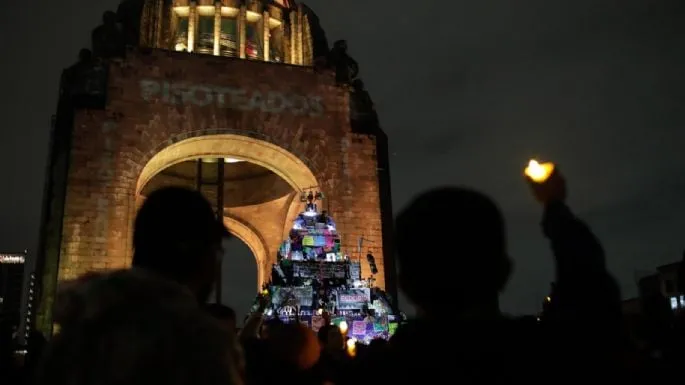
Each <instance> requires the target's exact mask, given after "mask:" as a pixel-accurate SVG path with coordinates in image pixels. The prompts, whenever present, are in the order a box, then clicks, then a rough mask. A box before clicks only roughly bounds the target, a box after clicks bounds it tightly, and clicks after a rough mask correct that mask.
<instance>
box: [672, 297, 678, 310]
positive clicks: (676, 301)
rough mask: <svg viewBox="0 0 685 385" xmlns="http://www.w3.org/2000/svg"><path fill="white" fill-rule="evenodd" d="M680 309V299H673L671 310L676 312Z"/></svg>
mask: <svg viewBox="0 0 685 385" xmlns="http://www.w3.org/2000/svg"><path fill="white" fill-rule="evenodd" d="M677 308H678V299H677V298H676V297H671V309H673V310H675V309H677Z"/></svg>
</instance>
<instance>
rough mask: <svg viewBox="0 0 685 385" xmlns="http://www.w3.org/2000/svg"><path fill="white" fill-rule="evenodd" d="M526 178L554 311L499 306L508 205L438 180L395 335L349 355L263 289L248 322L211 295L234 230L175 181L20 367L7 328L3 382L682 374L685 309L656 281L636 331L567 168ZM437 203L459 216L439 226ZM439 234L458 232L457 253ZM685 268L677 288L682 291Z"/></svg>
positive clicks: (333, 333) (412, 219)
mask: <svg viewBox="0 0 685 385" xmlns="http://www.w3.org/2000/svg"><path fill="white" fill-rule="evenodd" d="M528 182H529V183H528V184H529V185H530V187H531V189H532V193H533V196H534V197H535V199H537V200H538V201H539V202H540V204H541V208H542V219H541V224H542V235H544V237H546V238H547V239H548V241H549V243H550V246H551V250H550V257H552V258H554V261H555V264H556V274H555V283H554V286H553V287H554V290H553V293H550V299H549V300H548V301H547V305H546V306H545V309H544V314H542V316H541V317H540V316H531V317H517V318H516V317H508V316H505V315H504V314H502V312H501V311H500V306H499V296H500V294H501V293H502V291H503V290H504V289H505V287H506V284H507V281H508V280H509V277H510V276H511V274H512V272H513V271H514V261H515V256H510V255H509V253H508V249H507V237H506V231H505V228H506V226H505V220H504V217H503V215H502V212H501V211H500V209H499V208H498V206H497V205H496V203H495V202H493V200H492V199H490V198H489V197H487V196H486V195H484V194H482V193H480V192H478V191H475V190H472V189H468V188H461V187H440V188H435V189H432V190H430V191H427V192H425V193H423V194H420V195H419V196H418V197H416V198H415V199H414V200H413V201H412V202H411V203H410V204H409V205H408V206H407V207H406V208H405V209H404V210H403V211H401V212H400V214H399V215H398V216H397V219H396V223H395V233H396V245H395V246H396V249H397V259H398V264H399V277H398V278H399V282H400V286H401V288H402V290H403V291H404V292H405V293H406V295H407V296H408V298H409V299H410V300H411V301H412V302H413V303H414V304H415V306H416V307H417V309H418V313H417V316H416V318H415V319H412V320H410V321H408V322H407V323H406V324H403V325H401V326H400V327H399V329H398V330H397V332H396V334H395V335H394V336H393V337H392V338H391V339H390V340H389V341H384V340H376V341H373V342H372V343H371V344H370V345H368V346H363V345H360V346H358V347H357V348H356V350H355V352H356V354H354V355H352V354H350V353H349V352H348V349H347V348H346V339H345V336H344V335H343V334H342V332H341V330H340V329H339V328H338V327H335V326H332V325H326V326H324V327H322V328H321V329H320V330H318V333H316V334H315V333H314V332H313V331H312V330H311V329H309V328H307V327H305V326H302V325H301V324H299V323H294V324H286V323H283V322H280V321H278V320H269V321H264V319H263V314H264V309H265V307H266V305H267V298H264V297H262V298H260V300H259V303H258V306H257V307H256V311H254V312H253V313H252V314H251V316H250V317H248V318H247V319H246V321H245V323H244V325H243V326H242V328H241V329H238V327H237V322H236V314H235V311H233V309H231V308H229V307H227V306H224V305H221V304H209V305H208V304H207V300H208V298H209V296H210V293H211V291H212V288H213V287H214V284H215V277H216V276H217V269H218V268H219V266H220V258H222V256H223V254H224V251H223V249H222V241H223V240H224V239H225V238H226V237H229V236H230V235H229V232H228V231H227V229H226V228H225V227H224V224H223V223H222V222H221V221H219V220H217V218H216V215H215V213H214V211H213V210H212V207H211V205H210V203H209V202H208V201H207V200H206V199H205V198H204V197H203V196H202V195H201V194H200V193H199V192H196V191H192V190H187V189H183V188H175V187H170V188H163V189H160V190H157V191H156V192H153V193H152V194H150V195H149V197H148V198H147V199H146V200H145V202H144V204H143V205H142V207H141V209H140V210H139V212H138V214H137V217H136V221H135V226H134V237H133V246H134V256H133V263H132V265H133V266H132V268H131V269H126V270H119V271H113V272H101V273H91V274H87V275H85V276H82V277H80V278H79V279H77V280H75V281H71V282H67V283H64V284H62V285H61V286H60V288H59V291H58V296H57V298H56V301H55V302H56V303H55V308H54V321H55V323H56V324H58V325H59V331H58V332H57V333H55V335H53V336H52V337H51V339H50V341H49V342H48V343H47V344H42V345H41V344H37V345H36V346H35V347H30V348H29V350H31V354H30V357H32V359H31V360H30V361H32V363H31V364H30V365H29V364H25V365H23V366H22V365H20V364H19V363H18V361H17V360H16V355H13V354H12V349H11V348H10V347H11V346H12V343H11V342H12V338H11V330H4V331H3V333H2V335H1V336H0V337H2V341H0V343H1V344H0V346H2V352H1V353H2V357H0V365H2V367H1V370H2V372H1V374H0V375H1V376H2V379H3V381H2V383H3V384H12V383H17V384H40V385H43V384H52V385H96V384H97V385H124V384H125V385H137V384H140V385H151V384H160V385H161V384H164V385H173V384H178V385H191V384H192V385H200V384H203V385H229V384H230V385H233V384H248V385H267V384H284V383H285V384H360V383H369V384H379V383H388V384H392V383H397V384H399V383H430V384H435V383H450V384H452V383H492V382H495V383H659V382H672V381H677V378H681V377H682V372H680V370H681V369H680V367H681V365H682V363H684V362H685V355H684V354H683V353H684V352H685V338H684V331H685V320H683V318H682V316H683V314H682V313H680V314H677V313H674V312H673V311H671V309H670V308H669V306H668V302H667V301H665V298H663V296H661V297H659V295H654V294H653V292H650V293H652V294H651V296H643V298H642V300H643V303H642V307H643V316H642V318H641V319H640V322H639V323H638V325H637V328H631V330H628V328H626V327H625V326H626V324H625V322H624V318H623V317H622V311H621V295H620V292H619V288H618V285H617V284H616V282H615V280H614V279H613V277H612V276H611V274H610V273H609V271H608V270H607V267H606V264H605V260H604V251H603V249H602V246H601V243H600V241H599V240H598V239H597V238H596V237H595V235H594V234H593V232H592V231H591V230H590V228H589V227H588V226H587V225H586V224H585V223H584V222H583V221H581V220H580V219H579V218H577V217H576V216H575V215H574V213H573V211H572V210H571V209H570V208H569V206H568V205H567V204H566V194H567V188H566V182H565V180H564V178H563V177H562V175H561V174H560V173H559V172H558V170H557V171H555V172H554V173H553V174H552V176H551V177H550V179H549V180H547V181H546V182H545V183H535V182H533V181H528ZM437 213H440V214H439V215H440V216H442V217H448V218H451V219H450V221H448V222H446V223H442V224H441V225H440V226H426V225H425V224H426V223H430V222H431V221H432V220H433V219H434V217H435V216H436V215H438V214H437ZM426 239H449V240H450V243H451V245H453V246H454V247H453V248H452V249H450V250H451V251H450V252H451V253H452V255H444V254H445V253H446V249H444V247H443V246H442V245H441V244H439V243H437V242H436V243H431V242H425V240H426ZM435 255H443V256H444V258H441V269H442V270H443V271H444V272H445V273H448V274H450V276H451V279H449V280H445V279H435V271H434V264H432V263H426V260H427V259H428V258H433V257H434V256H435ZM684 263H685V262H684ZM682 269H683V268H682V267H681V277H680V285H681V287H680V289H681V290H685V287H683V286H682V285H683V279H685V277H683V273H682ZM3 327H4V325H3ZM633 329H635V330H633ZM35 340H36V341H38V340H40V338H37V337H36V338H35ZM35 357H39V358H38V359H36V358H35ZM34 362H37V363H34ZM22 367H23V368H24V370H23V371H22V370H20V369H21V368H22Z"/></svg>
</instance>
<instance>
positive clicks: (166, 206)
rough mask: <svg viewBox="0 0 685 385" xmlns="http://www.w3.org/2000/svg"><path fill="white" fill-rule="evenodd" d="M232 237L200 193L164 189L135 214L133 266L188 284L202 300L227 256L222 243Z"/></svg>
mask: <svg viewBox="0 0 685 385" xmlns="http://www.w3.org/2000/svg"><path fill="white" fill-rule="evenodd" d="M229 236H230V234H229V232H228V229H226V227H225V225H224V224H223V223H222V221H220V220H218V219H217V217H216V215H215V213H214V211H213V210H212V206H211V204H210V203H209V202H208V201H207V199H205V197H203V196H202V194H201V193H199V192H197V191H194V190H190V189H186V188H181V187H166V188H162V189H159V190H156V191H154V192H152V193H151V194H150V195H149V196H148V197H147V199H146V200H145V202H144V203H143V205H142V207H141V208H140V210H139V211H138V215H137V216H136V220H135V224H134V230H133V248H134V251H133V263H132V265H133V267H134V268H141V269H146V270H148V271H152V272H154V273H157V274H159V275H161V276H164V277H166V278H168V279H171V280H173V281H176V282H178V283H180V284H182V285H184V286H186V287H188V288H189V289H190V290H191V291H192V292H193V293H194V294H195V297H196V298H197V300H198V302H199V303H203V304H204V303H206V302H207V299H208V298H209V295H210V294H211V292H212V289H213V288H214V283H215V280H216V276H217V270H218V269H219V267H220V265H219V262H220V259H221V258H222V257H223V253H224V250H223V247H222V241H223V240H224V239H225V238H228V237H229Z"/></svg>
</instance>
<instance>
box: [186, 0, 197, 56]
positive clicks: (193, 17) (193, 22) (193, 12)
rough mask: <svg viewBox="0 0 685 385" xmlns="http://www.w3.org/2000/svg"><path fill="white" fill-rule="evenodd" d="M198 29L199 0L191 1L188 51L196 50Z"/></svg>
mask: <svg viewBox="0 0 685 385" xmlns="http://www.w3.org/2000/svg"><path fill="white" fill-rule="evenodd" d="M196 31H197V1H191V2H190V10H189V11H188V52H193V51H195V32H196Z"/></svg>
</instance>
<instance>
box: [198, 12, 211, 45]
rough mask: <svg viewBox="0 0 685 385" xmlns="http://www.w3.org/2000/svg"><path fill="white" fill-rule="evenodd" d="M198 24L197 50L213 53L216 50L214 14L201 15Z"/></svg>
mask: <svg viewBox="0 0 685 385" xmlns="http://www.w3.org/2000/svg"><path fill="white" fill-rule="evenodd" d="M197 24H198V27H197V48H196V51H197V52H198V53H207V54H211V53H212V52H214V15H211V16H205V15H200V17H199V18H198V23H197Z"/></svg>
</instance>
